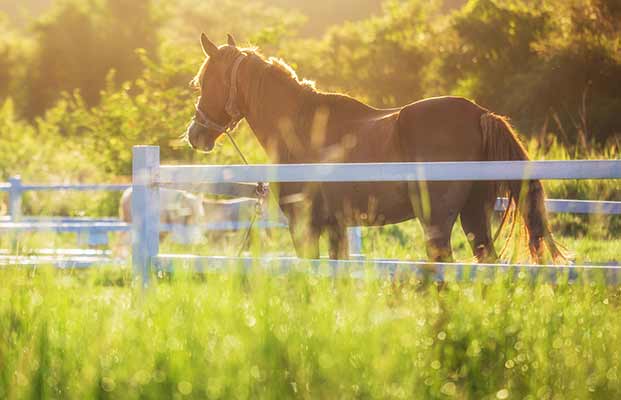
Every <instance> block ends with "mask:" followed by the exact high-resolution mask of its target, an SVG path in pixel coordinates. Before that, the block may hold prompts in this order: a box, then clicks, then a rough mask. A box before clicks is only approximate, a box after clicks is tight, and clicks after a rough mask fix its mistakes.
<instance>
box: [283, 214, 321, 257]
mask: <svg viewBox="0 0 621 400" xmlns="http://www.w3.org/2000/svg"><path fill="white" fill-rule="evenodd" d="M282 211H283V213H284V214H285V215H286V216H287V220H288V223H289V233H290V234H291V241H292V242H293V247H294V248H295V252H296V255H297V256H298V257H299V258H306V259H313V260H315V259H318V258H319V236H320V235H321V228H320V227H319V226H318V225H317V224H315V223H314V221H313V219H312V218H311V214H310V208H309V207H308V205H307V204H299V203H296V204H287V205H285V206H283V207H282Z"/></svg>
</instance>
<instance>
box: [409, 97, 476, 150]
mask: <svg viewBox="0 0 621 400" xmlns="http://www.w3.org/2000/svg"><path fill="white" fill-rule="evenodd" d="M486 112H487V110H485V109H484V108H482V107H480V106H478V105H477V104H475V103H474V102H472V101H470V100H467V99H465V98H462V97H452V96H447V97H434V98H429V99H424V100H420V101H417V102H415V103H412V104H410V105H408V106H405V107H404V108H403V109H402V110H401V112H400V113H399V117H398V121H397V131H398V140H399V142H400V149H401V150H400V151H401V152H402V157H403V160H404V161H432V162H433V161H480V160H482V159H483V137H482V132H481V127H480V119H481V115H482V114H484V113H486Z"/></svg>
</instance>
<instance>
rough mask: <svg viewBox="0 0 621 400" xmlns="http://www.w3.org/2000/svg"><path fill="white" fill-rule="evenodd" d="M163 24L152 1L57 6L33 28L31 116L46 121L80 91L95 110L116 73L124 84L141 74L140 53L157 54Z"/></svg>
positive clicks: (118, 0) (109, 0) (85, 1)
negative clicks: (62, 97)
mask: <svg viewBox="0 0 621 400" xmlns="http://www.w3.org/2000/svg"><path fill="white" fill-rule="evenodd" d="M157 28H158V22H157V20H156V19H155V18H154V17H153V15H152V13H151V1H150V0H135V1H131V2H127V1H123V0H102V1H95V0H83V1H67V2H62V3H58V4H57V5H56V7H55V8H54V10H53V11H52V12H51V13H50V14H49V15H47V16H46V17H44V18H42V19H40V20H39V21H38V22H37V23H36V25H35V28H34V31H35V37H36V43H37V50H36V52H35V55H34V61H33V63H32V65H31V67H30V72H29V75H30V77H31V78H30V86H29V96H28V99H29V106H28V114H27V115H28V116H31V117H32V116H35V115H41V114H42V113H43V112H44V110H45V109H47V108H48V107H50V106H51V105H52V104H53V103H54V102H55V101H56V100H57V99H58V96H59V94H60V93H61V92H62V91H72V90H74V89H79V90H80V91H81V93H82V96H83V98H84V99H85V101H86V102H87V103H88V104H91V105H92V104H95V103H96V102H97V100H98V99H99V92H100V90H101V89H102V88H103V85H104V83H105V77H106V75H107V73H108V71H110V70H111V69H114V70H116V71H117V75H116V76H117V79H118V81H119V82H122V81H124V80H127V79H131V78H133V77H136V76H137V75H138V74H139V73H140V70H141V68H142V65H141V62H140V59H139V57H138V55H137V54H136V53H135V50H136V49H137V48H144V49H147V50H148V51H151V52H154V50H155V46H156V44H157Z"/></svg>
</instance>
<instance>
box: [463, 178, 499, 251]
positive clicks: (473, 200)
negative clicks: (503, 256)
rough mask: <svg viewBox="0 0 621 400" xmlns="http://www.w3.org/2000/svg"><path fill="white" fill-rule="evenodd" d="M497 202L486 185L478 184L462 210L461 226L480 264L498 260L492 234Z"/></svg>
mask: <svg viewBox="0 0 621 400" xmlns="http://www.w3.org/2000/svg"><path fill="white" fill-rule="evenodd" d="M495 201H496V198H495V196H490V195H489V192H488V191H487V187H486V184H485V183H477V184H475V185H474V186H473V188H472V190H471V193H470V196H469V197H468V199H467V201H466V204H465V205H464V207H463V209H462V210H461V214H460V216H461V226H462V228H463V230H464V233H465V234H466V237H467V238H468V242H469V243H470V247H471V248H472V253H473V255H474V257H475V259H476V260H477V262H479V263H493V262H496V261H497V260H498V255H497V254H496V250H495V249H494V241H493V238H492V232H491V217H492V213H493V211H494V204H495Z"/></svg>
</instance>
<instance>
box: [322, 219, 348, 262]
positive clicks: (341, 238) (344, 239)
mask: <svg viewBox="0 0 621 400" xmlns="http://www.w3.org/2000/svg"><path fill="white" fill-rule="evenodd" d="M327 231H328V241H329V249H328V251H329V255H330V259H332V260H347V259H348V258H349V238H348V236H347V227H346V226H345V225H342V224H339V223H337V224H332V225H330V226H328V227H327Z"/></svg>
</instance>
